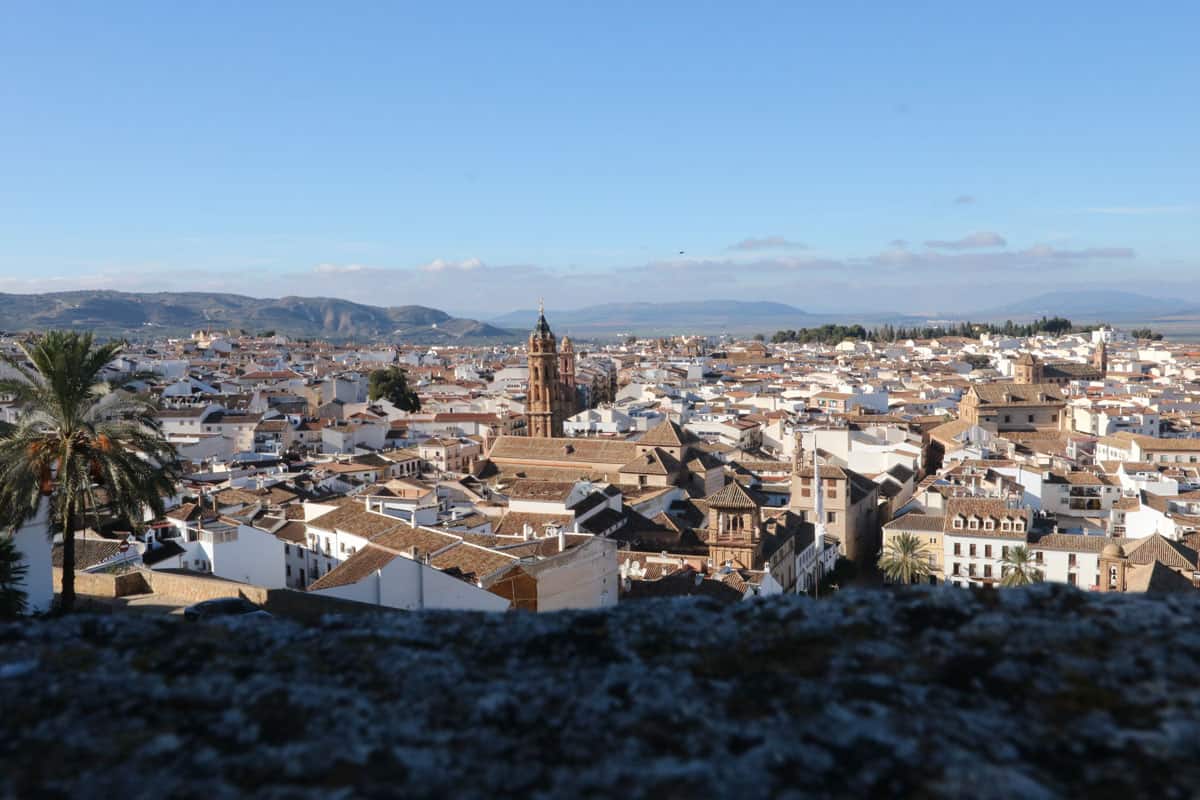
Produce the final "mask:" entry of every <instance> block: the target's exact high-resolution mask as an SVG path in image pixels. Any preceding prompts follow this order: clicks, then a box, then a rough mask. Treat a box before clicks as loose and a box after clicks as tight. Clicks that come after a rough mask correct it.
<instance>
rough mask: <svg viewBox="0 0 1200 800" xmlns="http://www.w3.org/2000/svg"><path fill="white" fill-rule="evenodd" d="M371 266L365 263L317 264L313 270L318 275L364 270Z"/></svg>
mask: <svg viewBox="0 0 1200 800" xmlns="http://www.w3.org/2000/svg"><path fill="white" fill-rule="evenodd" d="M370 269H371V267H368V266H366V265H365V264H317V265H316V266H315V267H313V272H315V273H317V274H319V275H346V274H348V273H353V272H366V271H367V270H370Z"/></svg>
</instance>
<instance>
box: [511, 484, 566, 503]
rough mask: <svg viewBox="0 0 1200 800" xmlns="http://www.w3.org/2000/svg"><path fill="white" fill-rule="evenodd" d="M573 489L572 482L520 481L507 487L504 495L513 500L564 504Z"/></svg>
mask: <svg viewBox="0 0 1200 800" xmlns="http://www.w3.org/2000/svg"><path fill="white" fill-rule="evenodd" d="M574 488H575V482H574V481H542V480H530V479H520V480H517V481H516V482H514V483H513V484H512V486H510V487H508V491H507V492H506V494H507V495H508V496H509V498H510V499H513V500H541V501H559V502H564V501H566V499H567V496H568V495H570V494H571V491H572V490H573V489H574Z"/></svg>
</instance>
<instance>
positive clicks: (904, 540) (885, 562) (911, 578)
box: [879, 533, 932, 583]
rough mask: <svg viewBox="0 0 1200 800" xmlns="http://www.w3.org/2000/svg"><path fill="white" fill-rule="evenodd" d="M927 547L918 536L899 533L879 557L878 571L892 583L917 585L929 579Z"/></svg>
mask: <svg viewBox="0 0 1200 800" xmlns="http://www.w3.org/2000/svg"><path fill="white" fill-rule="evenodd" d="M930 555H931V553H930V551H929V547H928V546H927V545H926V544H925V542H924V541H922V540H921V539H920V538H919V537H918V536H916V535H915V534H911V533H901V534H898V535H897V536H895V537H893V538H892V540H891V541H889V542H888V543H887V544H886V545H885V546H884V548H883V553H882V554H881V555H880V556H879V569H880V570H881V571H882V572H883V574H884V577H886V578H887V579H888V580H889V581H890V582H892V583H917V582H918V581H919V580H921V579H922V578H927V577H929V573H930V572H932V568H931V567H930V564H929V560H930Z"/></svg>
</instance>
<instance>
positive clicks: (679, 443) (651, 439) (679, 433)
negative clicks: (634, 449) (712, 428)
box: [638, 419, 695, 447]
mask: <svg viewBox="0 0 1200 800" xmlns="http://www.w3.org/2000/svg"><path fill="white" fill-rule="evenodd" d="M694 439H695V437H694V436H692V435H691V434H689V433H687V432H686V431H684V430H683V429H682V428H680V427H679V426H678V425H676V424H675V423H674V422H672V421H671V420H669V419H664V420H663V421H662V422H660V423H658V424H657V425H655V426H654V427H653V428H651V429H650V430H648V431H646V433H645V434H644V435H643V436H642V438H640V439H638V444H640V445H651V446H653V447H685V446H686V445H688V444H690V443H691V442H692V441H693V440H694Z"/></svg>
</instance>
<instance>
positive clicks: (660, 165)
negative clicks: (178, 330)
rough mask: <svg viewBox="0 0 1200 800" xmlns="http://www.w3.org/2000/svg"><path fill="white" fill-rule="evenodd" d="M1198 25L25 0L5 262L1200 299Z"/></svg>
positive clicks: (507, 303) (857, 298)
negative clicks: (1116, 290) (1115, 292)
mask: <svg viewBox="0 0 1200 800" xmlns="http://www.w3.org/2000/svg"><path fill="white" fill-rule="evenodd" d="M1197 30H1200V5H1197V4H1195V3H1183V2H1180V3H1166V2H1164V3H1154V4H1130V3H1108V2H1099V3H1097V2H1089V3H1073V2H1059V3H1005V4H988V5H987V6H986V7H985V6H984V4H974V3H962V2H953V3H916V2H908V3H882V2H879V3H850V2H846V3H836V4H834V3H828V4H815V3H814V4H808V3H746V2H741V3H736V4H735V3H698V2H688V3H648V2H638V3H615V2H614V3H594V4H593V3H563V2H554V3H519V2H514V3H509V4H500V3H478V4H476V3H422V4H401V3H380V4H378V5H372V4H367V3H348V4H330V3H319V4H318V3H312V4H304V3H286V4H284V3H280V4H272V3H267V2H261V3H203V4H199V3H197V4H191V5H190V6H189V7H184V6H183V4H163V3H130V2H114V3H107V4H102V3H94V2H92V3H79V4H73V3H68V2H55V3H35V2H23V3H3V4H0V291H8V292H26V291H45V290H56V289H58V290H65V289H74V288H114V289H125V290H204V291H210V290H222V291H236V292H241V293H245V294H251V295H256V296H276V295H281V294H301V295H333V296H340V297H346V298H348V299H352V300H358V301H364V302H372V303H377V304H403V303H418V304H423V305H432V306H436V307H440V308H445V309H447V310H450V311H455V312H460V313H462V312H470V313H472V314H476V315H481V316H486V315H487V314H488V313H490V312H495V313H499V312H503V311H507V310H509V309H512V308H516V307H530V306H532V305H533V304H534V303H535V301H536V297H537V296H538V295H539V294H544V295H545V296H546V302H547V304H548V305H551V306H555V305H557V306H560V307H574V306H581V305H587V304H590V303H594V302H601V301H613V300H622V299H638V300H645V299H650V300H658V299H661V300H666V299H708V298H720V297H732V298H739V299H773V300H780V301H784V302H790V303H794V304H796V305H798V306H800V307H802V308H806V309H812V310H868V309H869V310H882V309H895V310H903V311H934V310H971V309H975V308H981V307H987V306H989V305H995V304H996V303H997V302H1000V301H1008V300H1015V299H1020V298H1022V297H1025V296H1030V295H1033V294H1037V293H1039V292H1042V291H1046V290H1050V289H1059V288H1070V287H1078V288H1111V287H1118V286H1121V287H1127V288H1130V289H1133V290H1136V291H1140V292H1143V293H1146V294H1151V295H1160V296H1169V297H1176V298H1178V297H1181V296H1187V297H1188V298H1190V299H1191V300H1194V301H1196V302H1200V48H1198V47H1196V43H1195V32H1196V31H1197ZM680 251H683V254H682V255H681V254H680Z"/></svg>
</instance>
